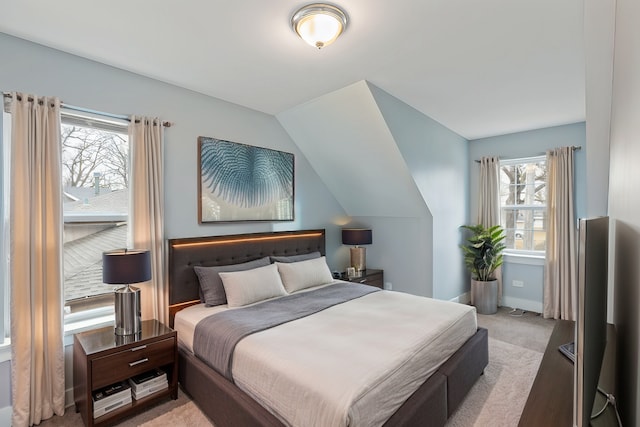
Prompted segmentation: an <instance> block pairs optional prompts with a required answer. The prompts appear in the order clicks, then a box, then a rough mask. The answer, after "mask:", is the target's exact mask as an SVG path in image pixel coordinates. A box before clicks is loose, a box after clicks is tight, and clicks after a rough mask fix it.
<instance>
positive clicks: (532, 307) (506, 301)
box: [502, 295, 542, 313]
mask: <svg viewBox="0 0 640 427" xmlns="http://www.w3.org/2000/svg"><path fill="white" fill-rule="evenodd" d="M502 305H503V306H506V307H511V308H519V309H521V310H525V311H533V312H535V313H542V303H541V302H540V301H532V300H528V299H522V298H514V297H509V296H506V295H503V296H502Z"/></svg>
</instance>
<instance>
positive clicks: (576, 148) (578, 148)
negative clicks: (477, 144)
mask: <svg viewBox="0 0 640 427" xmlns="http://www.w3.org/2000/svg"><path fill="white" fill-rule="evenodd" d="M571 148H572V149H573V151H576V150H581V149H582V147H581V146H580V145H573V146H572V147H571ZM545 154H547V153H540V154H537V156H543V155H545ZM529 157H535V156H529ZM498 158H499V159H500V160H511V159H503V158H501V157H498ZM475 162H476V163H480V160H475Z"/></svg>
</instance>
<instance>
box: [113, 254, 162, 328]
mask: <svg viewBox="0 0 640 427" xmlns="http://www.w3.org/2000/svg"><path fill="white" fill-rule="evenodd" d="M148 280H151V253H150V252H149V251H145V250H139V249H130V250H127V249H116V250H114V251H108V252H103V253H102V281H103V282H104V283H108V284H112V285H126V286H124V287H122V288H120V289H116V290H115V291H114V295H115V300H114V311H115V320H116V325H115V334H116V335H117V336H134V338H135V337H136V336H138V334H139V333H140V331H141V325H142V320H141V309H140V306H141V304H140V288H134V287H132V286H131V284H132V283H140V282H146V281H148Z"/></svg>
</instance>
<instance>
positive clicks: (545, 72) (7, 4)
mask: <svg viewBox="0 0 640 427" xmlns="http://www.w3.org/2000/svg"><path fill="white" fill-rule="evenodd" d="M306 3H307V2H304V1H302V0H295V1H284V0H275V1H274V0H271V1H269V0H235V1H232V0H225V1H223V0H208V1H202V0H200V1H198V0H182V1H175V0H155V1H153V2H152V1H147V0H136V1H123V0H112V1H108V2H95V1H86V0H64V1H62V2H52V1H48V0H21V1H15V0H0V32H4V33H7V34H10V35H14V36H17V37H21V38H24V39H27V40H30V41H33V42H36V43H40V44H43V45H46V46H50V47H53V48H56V49H60V50H62V51H65V52H69V53H73V54H76V55H80V56H83V57H86V58H90V59H93V60H96V61H99V62H102V63H105V64H109V65H112V66H115V67H118V68H122V69H125V70H128V71H132V72H135V73H138V74H142V75H145V76H149V77H152V78H155V79H158V80H162V81H164V82H168V83H172V84H175V85H177V86H182V87H185V88H188V89H191V90H194V91H197V92H201V93H204V94H207V95H211V96H213V97H216V98H220V99H223V100H226V101H230V102H233V103H236V104H240V105H243V106H246V107H249V108H252V109H255V110H259V111H263V112H265V113H269V114H274V115H275V114H278V113H281V112H283V111H287V110H289V109H291V108H292V107H295V106H298V105H300V104H302V103H305V102H307V101H309V100H312V99H315V98H317V97H319V96H321V95H323V94H326V93H329V92H332V91H335V90H337V89H341V88H343V87H346V86H348V85H350V84H352V83H354V82H357V81H360V80H367V81H370V82H372V83H373V84H375V85H376V86H378V87H379V88H381V89H383V90H384V91H386V92H388V93H390V94H391V95H393V96H395V97H397V98H399V99H400V100H402V101H404V102H405V103H407V104H409V105H411V106H412V107H414V108H416V109H417V110H419V111H421V112H422V113H424V114H426V115H428V116H429V117H431V118H433V119H435V120H437V121H438V122H440V123H442V124H443V125H445V126H446V127H448V128H449V129H451V130H453V131H455V132H457V133H458V134H460V135H462V136H463V137H465V138H467V139H475V138H480V137H485V136H492V135H501V134H505V133H511V132H516V131H521V130H528V129H535V128H541V127H547V126H554V125H559V124H566V123H573V122H577V121H582V120H584V117H585V99H584V98H585V96H584V92H585V84H584V81H585V77H584V46H583V12H582V7H583V5H582V3H583V0H560V1H559V0H482V1H480V0H393V1H392V0H340V1H339V4H340V6H342V7H343V9H345V11H346V12H347V14H348V16H349V18H350V22H349V24H348V27H347V30H346V31H345V33H344V34H343V35H342V36H341V37H340V38H339V39H338V40H337V41H336V42H335V43H334V44H333V45H331V46H328V47H326V48H325V49H323V50H321V51H318V50H315V49H314V48H312V47H310V46H308V45H307V44H305V43H304V42H303V41H302V40H300V39H299V38H298V37H297V36H296V35H295V33H293V31H292V30H291V27H290V25H289V20H290V18H291V15H292V14H293V13H294V12H295V10H297V9H298V8H299V7H301V6H302V5H304V4H306ZM335 3H338V2H337V1H336V2H335Z"/></svg>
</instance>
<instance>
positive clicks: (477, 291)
mask: <svg viewBox="0 0 640 427" xmlns="http://www.w3.org/2000/svg"><path fill="white" fill-rule="evenodd" d="M471 301H473V305H475V306H476V311H477V312H478V314H495V313H496V312H497V311H498V281H497V280H495V279H494V280H491V281H489V282H481V281H479V280H473V279H471Z"/></svg>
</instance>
